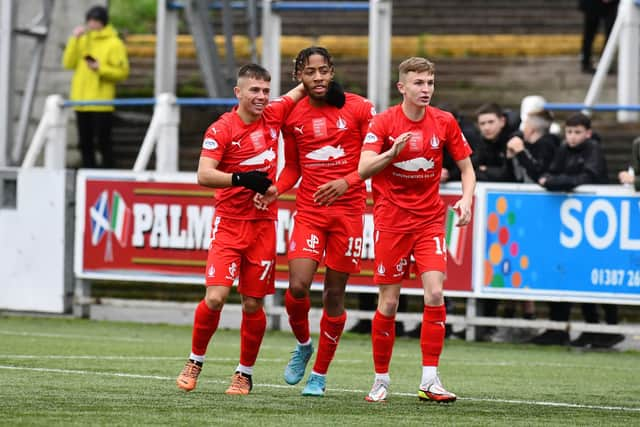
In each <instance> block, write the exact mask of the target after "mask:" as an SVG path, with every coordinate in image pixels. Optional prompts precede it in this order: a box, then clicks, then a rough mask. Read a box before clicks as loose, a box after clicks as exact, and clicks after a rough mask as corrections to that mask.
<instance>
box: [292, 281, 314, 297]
mask: <svg viewBox="0 0 640 427" xmlns="http://www.w3.org/2000/svg"><path fill="white" fill-rule="evenodd" d="M289 293H291V295H292V296H293V297H294V298H296V299H300V298H306V297H307V295H308V294H309V290H308V287H307V286H306V285H305V284H304V283H302V282H301V281H291V282H290V283H289Z"/></svg>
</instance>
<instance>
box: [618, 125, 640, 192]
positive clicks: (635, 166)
mask: <svg viewBox="0 0 640 427" xmlns="http://www.w3.org/2000/svg"><path fill="white" fill-rule="evenodd" d="M631 161H632V164H631V166H629V169H628V170H626V171H620V172H619V173H618V180H619V181H620V184H624V185H633V186H634V188H635V189H636V191H640V137H638V138H636V139H635V140H634V141H633V145H632V148H631ZM636 171H637V174H636Z"/></svg>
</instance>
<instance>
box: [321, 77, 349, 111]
mask: <svg viewBox="0 0 640 427" xmlns="http://www.w3.org/2000/svg"><path fill="white" fill-rule="evenodd" d="M326 96H327V104H329V105H333V106H334V107H337V108H342V107H343V106H344V103H345V100H346V99H345V96H344V89H342V86H340V83H338V82H337V81H335V80H331V81H330V82H329V87H328V88H327V95H326Z"/></svg>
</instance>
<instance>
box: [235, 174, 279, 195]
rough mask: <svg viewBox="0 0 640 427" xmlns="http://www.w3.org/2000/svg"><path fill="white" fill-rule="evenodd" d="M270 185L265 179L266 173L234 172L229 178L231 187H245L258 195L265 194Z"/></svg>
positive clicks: (269, 181)
mask: <svg viewBox="0 0 640 427" xmlns="http://www.w3.org/2000/svg"><path fill="white" fill-rule="evenodd" d="M271 184H272V182H271V180H270V179H269V178H267V173H266V172H261V171H251V172H236V173H234V174H233V175H232V176H231V185H233V186H234V187H238V186H242V187H246V188H248V189H249V190H253V191H255V192H256V193H260V194H264V193H266V192H267V189H268V188H269V187H270V186H271Z"/></svg>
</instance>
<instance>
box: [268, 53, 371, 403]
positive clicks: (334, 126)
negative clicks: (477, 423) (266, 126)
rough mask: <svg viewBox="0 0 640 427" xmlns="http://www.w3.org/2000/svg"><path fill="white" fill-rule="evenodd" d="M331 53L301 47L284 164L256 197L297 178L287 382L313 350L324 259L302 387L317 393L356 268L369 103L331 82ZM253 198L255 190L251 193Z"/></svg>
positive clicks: (275, 192) (284, 131) (335, 343)
mask: <svg viewBox="0 0 640 427" xmlns="http://www.w3.org/2000/svg"><path fill="white" fill-rule="evenodd" d="M333 76H334V66H333V61H332V59H331V56H330V55H329V53H328V52H327V50H326V49H324V48H322V47H309V48H306V49H303V50H302V51H301V52H300V53H299V54H298V56H297V58H296V60H295V66H294V78H295V79H296V80H297V81H300V82H302V84H303V85H304V87H305V90H306V92H307V94H308V97H307V98H305V99H304V100H302V101H301V102H299V103H298V104H297V105H296V106H295V108H294V109H293V111H292V112H291V114H290V115H289V117H288V118H287V120H286V123H285V125H284V127H283V128H282V134H283V137H284V141H285V166H284V169H283V171H282V173H281V174H280V176H279V177H278V181H277V183H276V184H275V185H274V186H273V187H272V188H270V189H269V191H267V195H266V197H265V198H264V199H262V202H267V203H268V202H269V201H270V200H273V198H274V197H277V195H278V194H282V193H283V192H285V191H287V190H289V189H290V188H291V187H293V186H294V185H295V183H296V182H297V181H298V179H299V178H300V177H302V180H301V181H300V186H299V188H298V192H297V195H296V212H295V214H294V226H293V229H292V230H291V232H290V239H289V249H288V258H289V289H288V290H287V291H286V293H285V306H286V310H287V313H288V315H289V324H290V326H291V329H292V331H293V333H294V335H295V337H296V339H297V341H298V343H297V346H296V348H295V350H294V351H293V354H292V357H291V360H290V361H289V363H288V365H287V367H286V368H285V372H284V379H285V381H286V382H287V383H288V384H297V383H298V382H300V380H301V379H302V378H303V376H304V373H305V369H306V365H307V362H308V361H309V359H310V358H311V355H312V353H313V345H312V342H311V337H310V335H309V317H308V315H309V309H310V307H311V302H310V298H309V289H310V287H311V282H312V280H313V276H314V275H315V273H316V271H317V269H318V265H319V264H320V262H321V261H322V260H323V258H324V264H325V266H326V273H325V280H324V292H323V296H322V302H323V307H324V310H323V312H322V318H321V320H320V338H319V342H318V353H317V356H316V360H315V364H314V366H313V370H312V372H311V374H310V375H309V377H308V379H307V383H306V385H305V387H304V389H303V391H302V394H303V395H305V396H323V395H324V392H325V383H326V374H327V371H328V369H329V364H330V363H331V360H332V359H333V356H334V354H335V351H336V349H337V347H338V341H339V340H340V336H341V335H342V331H343V329H344V324H345V321H346V313H345V310H344V293H345V287H346V283H347V280H348V278H349V274H350V273H356V272H359V271H360V257H361V253H362V227H363V214H364V207H365V197H366V193H365V186H364V183H363V181H362V180H361V179H360V177H359V175H358V171H357V168H358V160H359V158H360V151H361V147H362V140H363V138H364V135H365V134H366V131H367V129H368V127H369V122H370V120H371V117H372V116H373V114H375V109H374V107H373V104H371V102H369V101H368V100H367V99H365V98H362V97H361V96H358V95H355V94H352V93H344V92H342V90H341V89H340V88H339V86H338V85H337V84H336V83H335V82H333V81H332V80H333ZM258 199H260V197H258Z"/></svg>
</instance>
